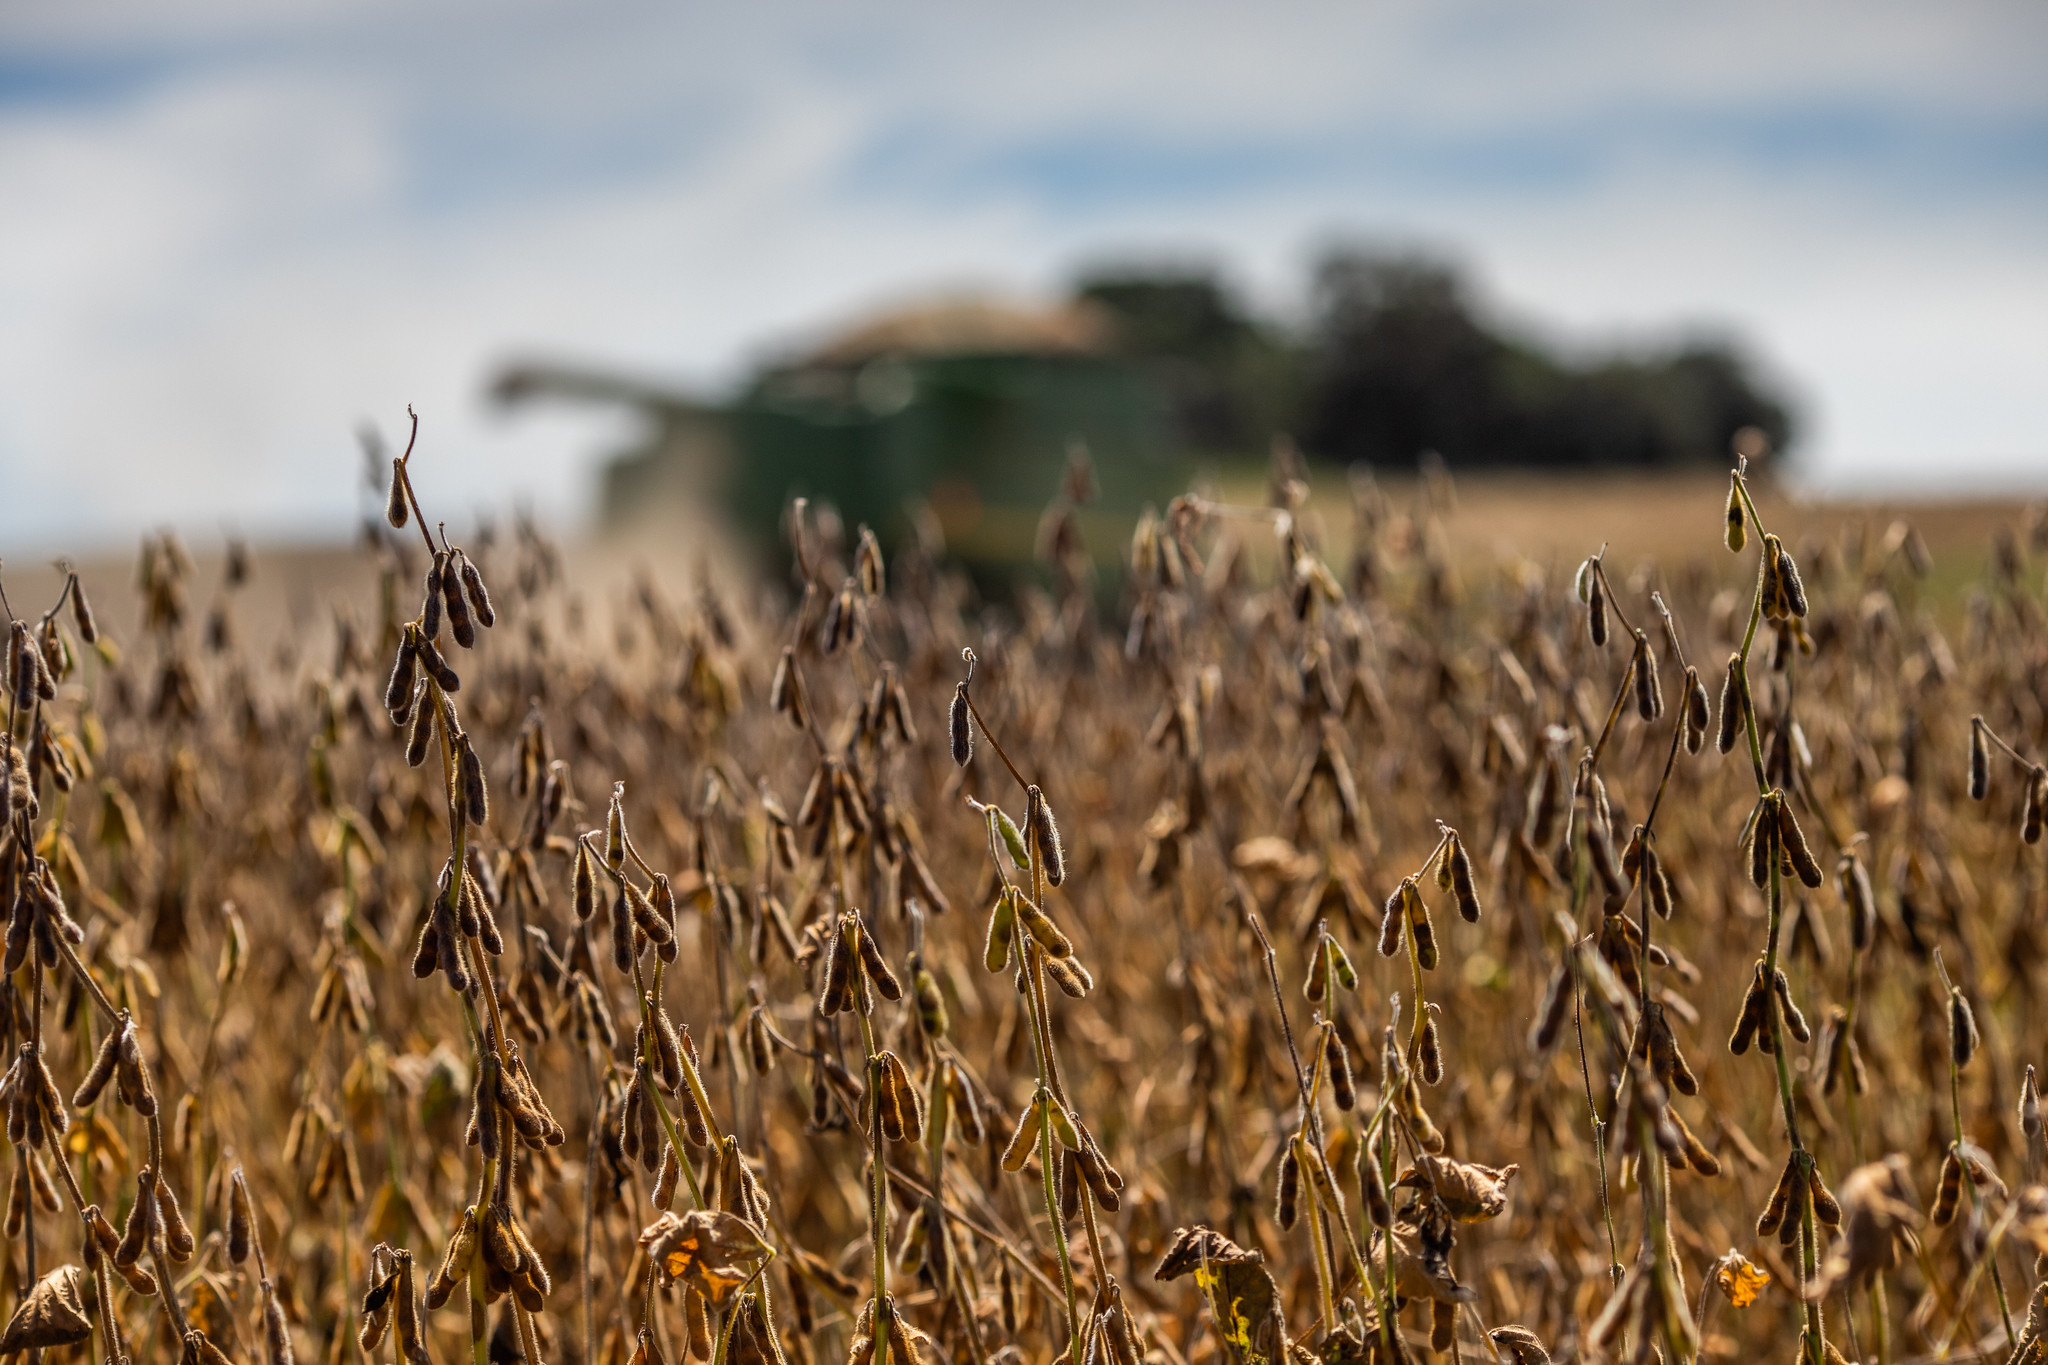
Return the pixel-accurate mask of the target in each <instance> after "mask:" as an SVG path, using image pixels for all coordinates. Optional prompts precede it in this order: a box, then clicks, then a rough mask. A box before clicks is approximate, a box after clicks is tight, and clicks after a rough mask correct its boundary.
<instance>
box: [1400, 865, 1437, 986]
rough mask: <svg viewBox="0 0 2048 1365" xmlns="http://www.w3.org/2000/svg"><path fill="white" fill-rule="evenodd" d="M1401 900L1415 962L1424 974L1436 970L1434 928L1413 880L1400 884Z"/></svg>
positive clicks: (1425, 903) (1425, 904)
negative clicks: (1413, 947)
mask: <svg viewBox="0 0 2048 1365" xmlns="http://www.w3.org/2000/svg"><path fill="white" fill-rule="evenodd" d="M1401 887H1402V895H1401V899H1402V900H1403V901H1405V902H1406V903H1407V907H1408V937H1409V939H1410V941H1411V942H1413V944H1414V945H1415V960H1416V961H1417V962H1418V963H1420V964H1421V966H1422V970H1424V971H1425V972H1433V971H1435V970H1436V964H1437V951H1436V927H1435V925H1433V924H1432V923H1431V922H1430V918H1429V904H1428V902H1426V901H1424V900H1423V899H1422V891H1421V889H1420V888H1418V887H1417V886H1416V885H1415V880H1414V878H1412V877H1411V878H1409V879H1408V880H1407V881H1405V882H1402V883H1401Z"/></svg>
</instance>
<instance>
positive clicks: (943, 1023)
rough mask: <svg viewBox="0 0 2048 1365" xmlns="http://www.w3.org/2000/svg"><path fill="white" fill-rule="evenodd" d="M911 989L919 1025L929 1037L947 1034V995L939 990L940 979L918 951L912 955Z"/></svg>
mask: <svg viewBox="0 0 2048 1365" xmlns="http://www.w3.org/2000/svg"><path fill="white" fill-rule="evenodd" d="M910 990H911V994H912V995H913V996H914V997H915V998H916V1001H917V1026H918V1027H919V1028H920V1029H922V1030H924V1036H925V1037H927V1038H943V1037H945V1036H946V1027H947V1019H946V997H945V996H944V995H943V994H941V993H940V991H939V979H938V978H937V977H935V976H933V975H932V974H931V970H930V969H929V968H927V967H926V966H925V965H924V961H923V959H922V958H920V957H919V956H918V955H917V954H916V953H912V954H911V955H910Z"/></svg>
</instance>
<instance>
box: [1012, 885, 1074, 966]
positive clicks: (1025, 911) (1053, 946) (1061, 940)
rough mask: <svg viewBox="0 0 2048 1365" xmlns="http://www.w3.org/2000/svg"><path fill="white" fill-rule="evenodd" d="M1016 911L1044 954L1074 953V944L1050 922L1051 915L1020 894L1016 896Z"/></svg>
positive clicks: (1052, 955) (1064, 956)
mask: <svg viewBox="0 0 2048 1365" xmlns="http://www.w3.org/2000/svg"><path fill="white" fill-rule="evenodd" d="M1016 901H1017V913H1018V915H1019V916H1020V917H1021V918H1022V919H1023V921H1024V927H1025V929H1027V930H1028V931H1030V934H1031V937H1033V938H1034V939H1037V940H1038V946H1039V947H1041V948H1043V949H1045V952H1046V956H1048V957H1056V958H1067V957H1072V956H1073V955H1074V945H1073V943H1072V942H1071V941H1070V940H1069V939H1068V938H1067V936H1066V935H1065V934H1063V933H1061V932H1060V927H1059V926H1058V925H1057V924H1054V923H1053V922H1052V916H1050V915H1048V914H1046V913H1045V911H1043V910H1041V909H1040V908H1039V907H1038V906H1036V905H1033V904H1032V903H1031V901H1030V900H1029V899H1028V898H1027V897H1025V896H1022V895H1019V896H1018V897H1017V898H1016Z"/></svg>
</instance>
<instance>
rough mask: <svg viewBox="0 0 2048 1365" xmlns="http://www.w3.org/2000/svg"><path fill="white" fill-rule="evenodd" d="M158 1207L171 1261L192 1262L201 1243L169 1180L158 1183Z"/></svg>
mask: <svg viewBox="0 0 2048 1365" xmlns="http://www.w3.org/2000/svg"><path fill="white" fill-rule="evenodd" d="M357 1202H360V1198H358V1201H357ZM156 1206H157V1216H158V1217H159V1218H160V1219H162V1220H163V1230H164V1245H165V1246H166V1247H167V1248H168V1249H169V1250H170V1253H171V1259H172V1260H174V1261H178V1262H181V1263H182V1262H185V1261H189V1260H191V1259H192V1254H193V1253H194V1252H195V1251H197V1250H198V1249H199V1243H198V1241H197V1239H195V1238H194V1237H193V1236H192V1228H191V1226H190V1225H189V1224H187V1223H186V1222H185V1214H184V1211H183V1210H182V1209H180V1208H179V1207H178V1196H177V1195H176V1193H174V1192H173V1191H172V1189H171V1185H170V1182H169V1181H167V1180H159V1181H157V1184H156Z"/></svg>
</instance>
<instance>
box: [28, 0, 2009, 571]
mask: <svg viewBox="0 0 2048 1365" xmlns="http://www.w3.org/2000/svg"><path fill="white" fill-rule="evenodd" d="M2044 72H2048V7H2043V6H2040V5H2039V4H2036V3H2031V0H2029V2H2028V3H2010V4H1981V3H1968V2H1967V0H1964V2H1960V3H1948V4H1942V5H1927V4H1924V3H1912V4H1899V3H1892V0H1856V2H1855V3H1812V4H1801V3H1785V0H1770V2H1769V3H1756V4H1749V3H1724V4H1695V5H1670V4H1644V3H1641V0H1630V3H1615V4H1603V3H1581V4H1571V5H1560V4H1543V3H1531V4H1526V5H1523V4H1518V5H1504V4H1498V3H1466V2H1465V0H1439V2H1438V3H1427V4H1423V3H1416V4H1407V3H1399V2H1398V0H1388V2H1387V3H1363V2H1362V0H1348V3H1344V4H1327V5H1326V4H1309V3H1284V2H1282V3H1274V4H1265V5H1247V4H1242V3H1214V2H1213V0H1174V3H1149V2H1147V0H1131V2H1130V3H1119V4H1116V5H1102V4H1099V3H1098V4H1068V3H1065V0H1034V3H1033V4H1031V5H1007V6H995V5H939V4H924V5H897V4H850V3H845V0H838V2H836V3H815V4H814V3H804V2H802V0H788V2H787V3H781V2H777V0H769V3H761V4H748V5H705V4H694V3H676V2H675V0H670V2H669V3H659V4H657V3H642V2H641V0H616V2H615V3H598V4H590V3H586V4H578V5H570V4H566V3H543V2H541V0H490V3H483V2H482V0H476V2H474V3H473V2H472V0H446V2H445V3H432V2H430V0H404V2H403V3H399V2H398V0H183V3H180V4H177V5H162V4H158V3H140V2H139V0H105V3H97V4H93V5H77V4H73V3H50V2H48V0H14V2H13V3H11V4H9V5H8V6H6V7H5V8H4V9H0V479H4V488H5V494H4V496H0V555H4V554H7V553H15V554H19V553H26V552H33V553H39V554H40V553H52V552H55V551H57V550H61V549H75V550H80V551H83V550H88V549H91V548H93V547H96V546H111V545H117V544H119V543H120V542H122V541H124V540H126V539H128V538H132V537H133V536H135V535H137V534H139V533H140V532H141V531H143V530H145V529H148V528H151V527H155V526H160V525H175V526H177V527H179V528H180V529H182V530H184V531H185V532H186V533H187V534H188V535H191V536H193V537H195V538H197V539H200V540H205V539H208V538H213V537H217V536H218V535H219V534H220V533H222V532H231V533H237V534H247V535H251V536H255V537H258V538H277V537H281V536H286V535H309V536H344V535H346V534H347V533H348V531H349V529H350V527H351V526H352V524H353V522H354V520H355V518H356V517H357V516H358V515H359V514H360V512H361V511H362V510H363V506H364V504H363V502H362V498H363V496H364V495H363V494H362V492H361V489H360V474H361V469H362V463H361V459H360V456H359V454H358V450H357V444H356V435H355V433H356V431H357V430H358V428H359V427H360V426H361V424H363V423H364V422H366V421H367V422H371V423H374V424H375V425H377V426H378V427H379V428H380V429H381V430H382V431H383V432H384V433H385V434H386V435H387V437H388V436H393V435H396V434H399V433H400V432H401V431H402V427H403V423H404V414H405V408H406V405H407V404H408V403H411V404H413V405H415V406H416V407H417V408H418V410H419V412H420V414H421V449H420V457H419V458H418V459H417V460H416V462H415V466H414V469H415V479H416V480H417V481H418V483H419V484H420V486H421V487H420V492H421V496H422V497H423V498H424V499H426V500H427V501H428V503H429V505H435V506H446V507H457V508H465V509H467V508H487V507H490V508H502V507H505V506H508V505H510V504H511V502H512V501H513V500H515V499H525V500H529V501H531V503H532V504H533V505H534V506H535V507H536V508H538V509H539V510H540V512H541V513H542V514H543V516H545V517H547V518H549V519H551V520H553V521H555V522H556V523H558V524H560V525H562V526H564V527H573V526H575V525H576V524H578V523H579V519H580V518H582V517H584V516H585V515H587V513H588V510H589V508H590V506H591V503H592V501H593V494H594V477H595V475H594V471H595V469H596V467H597V464H598V462H599V460H600V459H601V458H602V456H603V455H604V454H605V453H606V452H607V451H608V450H611V449H615V448H616V447H617V446H618V445H619V444H620V442H621V441H622V440H623V439H624V438H625V437H626V436H627V435H628V433H629V430H630V429H629V427H627V426H626V425H625V421H626V419H624V418H623V417H621V416H619V415H617V414H607V413H603V412H599V411H594V410H576V409H566V408H549V407H535V408H529V409H522V410H517V411H514V412H511V413H506V412H504V411H501V410H499V409H496V408H494V407H493V406H492V405H491V403H490V402H489V401H488V399H487V397H486V393H485V390H486V387H487V385H488V382H489V379H490V377H491V375H492V374H493V373H494V372H495V370H496V369H497V367H498V366H500V365H501V364H502V363H504V362H505V361H506V360H507V359H510V358H514V357H526V356H536V355H538V356H548V357H559V358H573V359H579V360H585V361H590V362H595V363H602V364H606V365H612V366H617V367H619V368H622V369H627V370H631V371H633V372H636V373H641V374H646V375H649V376H656V377H662V378H665V379H669V380H672V381H673V382H675V383H677V384H681V385H687V386H692V387H694V388H696V389H698V390H700V391H702V392H704V393H707V394H716V393H717V392H719V391H720V389H721V388H722V387H725V386H730V385H732V384H733V383H735V382H736V381H737V380H738V379H739V378H740V377H741V376H743V375H744V374H745V373H746V372H747V370H748V367H749V366H750V365H752V364H754V363H756V362H757V361H758V360H760V359H761V358H762V357H763V356H764V355H768V354H772V353H774V352H776V351H778V350H781V349H786V348H788V347H790V346H792V345H795V344H799V343H800V342H801V341H802V340H803V339H804V338H806V337H811V336H816V335H818V334H819V333H820V331H821V329H827V328H830V327H831V326H832V325H834V324H835V323H840V322H844V321H847V320H849V319H852V318H855V317H857V316H859V315H860V314H861V313H862V312H863V311H864V310H867V309H871V308H873V307H876V306H878V305H881V304H885V303H888V302H891V301H900V300H904V299H909V298H915V297H917V296H920V295H924V294H929V293H931V292H933V291H935V290H942V289H964V288H976V289H987V290H993V291H997V292H1001V293H1006V294H1010V295H1014V296H1017V297H1020V298H1025V299H1030V298H1051V297H1054V296H1055V295H1056V294H1057V293H1058V292H1059V291H1060V290H1061V289H1062V288H1063V287H1065V286H1066V285H1067V284H1069V283H1070V282H1071V281H1072V279H1073V278H1074V276H1075V274H1076V272H1077V271H1078V270H1080V269H1082V268H1084V267H1086V266H1087V265H1089V264H1091V263H1095V262H1102V261H1127V260H1170V261H1180V262H1190V263H1198V264H1210V265H1214V266H1217V267H1219V268H1220V269H1221V270H1222V271H1223V272H1224V274H1225V276H1226V278H1228V279H1229V280H1230V281H1231V282H1232V283H1233V284H1234V285H1235V286H1236V287H1237V288H1238V289H1239V290H1241V291H1242V292H1243V294H1244V295H1245V297H1246V298H1248V299H1249V300H1251V301H1252V302H1253V303H1254V304H1255V305H1256V306H1257V307H1258V308H1259V309H1261V310H1263V311H1265V312H1267V313H1268V314H1270V315H1272V316H1274V317H1277V318H1288V317H1299V316H1300V315H1301V312H1302V310H1303V309H1304V307H1305V293H1306V281H1307V278H1308V273H1309V269H1310V267H1311V265H1312V263H1313V261H1314V260H1315V258H1316V256H1317V254H1318V253H1319V252H1320V251H1322V250H1324V249H1326V248H1327V247H1329V246H1330V245H1331V244H1332V243H1337V242H1350V241H1365V242H1373V243H1380V244H1390V245H1402V246H1423V247H1427V248H1429V249H1431V250H1435V251H1439V252H1442V253H1445V254H1447V255H1448V256H1450V257H1451V258H1453V259H1454V260H1456V261H1458V262H1460V263H1462V264H1463V265H1464V266H1465V267H1466V268H1467V269H1468V270H1469V271H1470V273H1471V275H1472V276H1473V278H1474V280H1475V281H1476V283H1477V286H1478V289H1479V292H1480V295H1481V297H1482V298H1483V300H1484V302H1485V305H1486V307H1487V308H1488V309H1489V310H1490V311H1491V312H1492V313H1493V314H1494V315H1495V316H1496V317H1498V318H1500V319H1501V320H1503V321H1504V322H1506V323H1507V324H1509V325H1511V326H1515V327H1520V328H1522V329H1524V330H1526V331H1528V332H1531V333H1533V334H1538V335H1541V336H1543V337H1545V338H1547V339H1550V340H1552V341H1554V342H1556V343H1558V344H1561V345H1564V346H1567V347H1571V348H1578V349H1584V350H1587V351H1593V350H1598V349H1602V348H1606V347H1610V346H1616V345H1625V344H1640V343H1654V342H1657V341H1660V340H1668V339H1671V338H1675V337H1681V336H1685V335H1689V334H1695V333H1714V334H1732V335H1734V336H1736V337H1739V338H1740V339H1741V340H1742V341H1743V343H1744V344H1745V345H1746V346H1747V348H1748V349H1749V350H1750V351H1751V353H1752V354H1753V355H1754V356H1755V357H1756V358H1757V359H1758V361H1759V363H1760V364H1761V366H1762V368H1763V370H1764V372H1765V373H1766V374H1767V375H1768V376H1769V377H1770V379H1771V381H1772V382H1774V383H1776V384H1778V385H1780V386H1781V387H1782V388H1783V389H1785V390H1786V391H1787V392H1788V393H1790V394H1791V395H1792V397H1793V398H1794V400H1795V401H1796V403H1797V405H1798V408H1799V410H1800V414H1801V416H1802V419H1803V422H1802V430H1803V433H1804V435H1803V438H1802V441H1801V444H1800V448H1799V450H1798V452H1797V453H1798V457H1799V459H1800V463H1801V470H1802V474H1801V477H1802V478H1803V479H1804V480H1805V481H1806V482H1808V483H1809V484H1810V485H1812V486H1813V487H1815V488H1816V489H1818V490H1820V491H1824V492H1829V493H1835V494H1857V493H1864V492H1872V493H1875V492H1891V491H1897V490H1913V491H1921V492H1928V493H1964V492H1978V491H1991V490H2001V491H2002V490H2048V382H2044V376H2043V370H2044V363H2048V79H2044V78H2043V73H2044Z"/></svg>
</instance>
